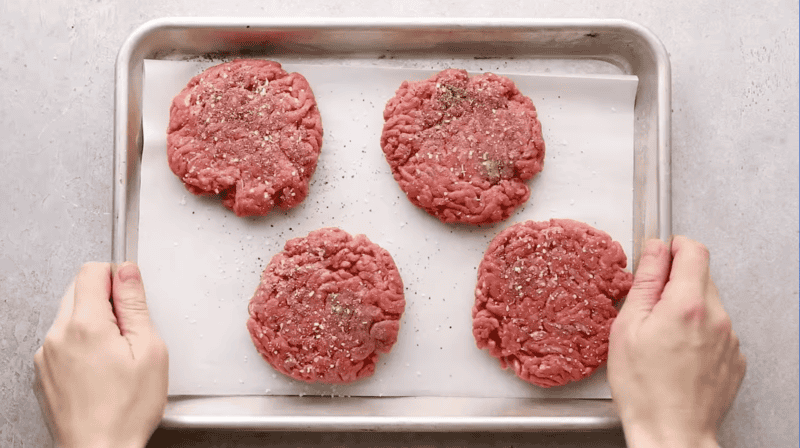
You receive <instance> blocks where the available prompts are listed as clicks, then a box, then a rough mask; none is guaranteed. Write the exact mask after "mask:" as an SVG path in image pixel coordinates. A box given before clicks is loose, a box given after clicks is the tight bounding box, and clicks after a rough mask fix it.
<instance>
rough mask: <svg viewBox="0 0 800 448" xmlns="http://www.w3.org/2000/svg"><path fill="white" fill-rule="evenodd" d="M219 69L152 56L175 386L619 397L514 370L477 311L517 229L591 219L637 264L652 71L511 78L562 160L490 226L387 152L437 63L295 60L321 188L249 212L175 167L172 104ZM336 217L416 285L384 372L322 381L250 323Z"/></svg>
mask: <svg viewBox="0 0 800 448" xmlns="http://www.w3.org/2000/svg"><path fill="white" fill-rule="evenodd" d="M211 65H214V63H211V62H182V61H181V62H178V61H155V60H148V61H146V63H145V90H144V152H143V157H142V169H141V192H140V218H139V253H138V262H139V263H140V265H141V269H142V274H143V278H144V280H145V285H146V290H147V294H148V303H149V306H150V313H151V315H152V318H153V321H154V322H155V325H156V327H157V328H158V331H159V332H160V333H161V335H162V337H163V338H164V340H165V341H166V343H167V346H168V347H169V351H170V369H169V382H170V384H169V393H170V395H214V394H232V395H248V394H276V395H312V394H313V395H318V394H322V395H332V394H333V395H368V396H425V395H429V396H430V395H435V396H471V397H572V398H608V397H610V392H609V389H608V386H607V382H606V375H605V369H602V370H600V371H598V372H596V373H595V374H594V375H593V376H592V377H590V378H588V379H585V380H583V381H580V382H578V383H574V384H571V385H567V386H564V387H560V388H551V389H541V388H537V387H535V386H532V385H530V384H528V383H525V382H523V381H521V380H519V379H517V378H516V377H515V376H514V375H513V373H511V371H503V370H501V369H500V368H499V363H498V361H497V360H496V359H495V358H492V357H491V356H490V355H488V353H487V352H485V351H482V350H478V349H477V348H476V346H475V341H474V338H473V336H472V325H471V308H472V305H473V302H474V292H473V291H474V288H475V282H476V271H477V266H478V263H479V262H480V260H481V258H482V256H483V252H484V251H485V249H486V247H487V246H488V244H489V241H490V240H491V239H492V237H494V235H496V234H497V233H498V232H499V231H500V230H502V229H504V228H506V227H507V226H509V225H511V224H513V223H515V222H519V221H522V220H526V219H534V220H546V219H549V218H572V219H576V220H579V221H584V222H587V223H589V224H591V225H593V226H595V227H598V228H600V229H603V230H605V231H606V232H608V233H609V234H611V236H612V237H613V238H614V239H615V240H617V241H619V242H620V243H622V246H623V248H624V250H625V252H626V254H628V256H629V257H630V254H631V253H632V252H631V247H632V214H633V202H632V201H633V105H634V98H635V93H636V86H637V78H636V77H633V76H611V75H603V76H593V77H578V76H543V75H536V76H534V75H521V74H514V73H502V72H500V74H504V75H507V76H509V77H510V78H511V79H513V80H514V82H515V83H516V84H517V86H518V87H519V89H520V90H521V91H522V92H523V93H524V94H526V95H528V96H530V97H531V99H532V100H533V102H534V104H535V105H536V107H537V110H538V111H539V118H540V120H541V122H542V128H543V133H544V138H545V142H546V147H547V149H546V160H545V164H544V170H543V171H542V173H540V174H539V175H537V176H536V177H535V178H534V179H533V180H532V181H531V182H530V183H529V185H530V187H531V190H532V193H531V198H530V200H529V201H528V202H527V203H526V204H525V205H524V206H523V207H521V208H520V209H518V211H517V213H516V214H515V215H513V216H512V217H511V218H509V219H508V220H507V221H505V222H502V223H499V224H497V225H494V226H486V227H480V228H474V227H468V226H464V225H446V224H443V223H441V222H439V221H438V220H437V219H435V218H433V217H431V216H429V215H428V214H426V213H425V212H424V211H422V210H420V209H418V208H416V207H415V206H413V205H412V204H411V203H410V202H409V201H408V200H407V199H406V198H405V196H404V194H403V193H402V191H401V190H400V188H399V187H398V186H397V183H396V182H395V181H394V179H393V178H392V175H391V172H390V169H389V166H388V164H387V163H386V161H385V159H384V157H383V153H382V151H381V149H380V146H379V140H380V133H381V129H382V126H383V115H382V113H383V108H384V106H385V104H386V101H388V100H389V98H391V97H392V96H393V95H394V92H395V90H396V89H397V87H399V86H400V84H401V82H402V81H403V80H405V79H425V78H428V77H429V76H430V75H431V74H433V73H434V71H426V70H410V69H387V68H374V67H344V66H312V65H299V64H284V67H285V69H286V70H287V71H290V72H291V71H297V72H300V73H302V74H303V75H304V76H305V77H306V78H307V79H308V81H309V83H310V84H311V87H312V89H313V91H314V94H315V95H316V98H317V102H318V104H319V109H320V113H321V115H322V125H323V129H324V137H323V144H322V154H321V156H320V159H319V164H318V167H317V171H316V173H315V174H314V177H313V179H312V184H311V191H310V194H309V197H308V198H307V199H306V200H305V201H304V202H303V203H302V204H301V205H300V206H298V207H296V208H295V209H293V210H290V211H288V212H282V211H274V212H272V213H271V214H269V215H268V216H266V217H261V218H238V217H236V216H235V215H234V214H233V213H232V212H229V211H228V210H227V209H225V208H224V207H223V206H222V205H221V203H220V201H219V200H218V199H215V198H201V197H196V196H194V195H192V194H190V193H188V192H187V191H186V190H185V189H184V187H183V184H182V183H181V181H180V180H179V179H178V178H177V177H176V176H175V175H174V174H173V173H172V172H171V171H170V169H169V167H168V165H167V160H166V129H167V123H168V119H169V105H170V102H171V100H172V98H173V97H174V96H175V95H176V94H178V92H180V90H181V89H182V88H183V87H184V86H185V85H186V83H187V82H188V81H189V79H190V78H191V77H192V76H194V75H195V74H197V73H199V72H201V71H202V70H203V69H205V68H208V67H209V66H211ZM327 226H337V227H340V228H342V229H344V230H346V231H348V232H350V233H352V234H357V233H364V234H366V235H367V236H368V237H369V238H370V239H371V240H372V241H373V242H375V243H377V244H379V245H381V246H382V247H384V248H385V249H387V250H388V251H389V252H390V253H391V254H392V256H393V257H394V259H395V262H396V263H397V266H398V268H399V269H400V274H401V276H402V278H403V282H404V284H405V286H406V290H405V293H406V301H407V305H406V311H405V313H404V315H403V318H402V321H401V327H400V334H399V337H398V341H397V344H396V345H395V347H394V348H393V350H392V352H391V353H390V354H388V355H384V356H382V358H381V361H380V363H379V365H378V366H377V369H376V373H375V375H374V376H372V377H371V378H368V379H366V380H362V381H359V382H356V383H354V384H351V385H347V386H335V387H334V386H321V385H315V386H309V385H306V384H304V383H300V382H297V381H294V380H291V379H289V378H288V377H285V376H284V375H282V374H279V373H276V372H275V371H274V370H273V369H272V368H271V367H270V366H269V365H268V364H267V363H266V362H265V361H263V360H262V359H261V357H260V356H259V354H258V353H257V352H256V350H255V348H254V347H253V344H252V342H251V341H250V337H249V335H248V332H247V329H246V328H245V322H246V320H247V317H248V314H247V304H248V301H249V299H250V297H251V296H252V293H253V291H254V290H255V288H256V286H257V284H258V281H259V276H260V273H261V271H262V270H263V268H264V267H265V266H266V263H267V262H268V261H269V259H270V258H271V257H272V256H273V255H274V254H276V253H277V252H278V251H280V250H281V249H282V247H283V244H284V243H285V241H286V240H287V239H290V238H294V237H299V236H305V235H306V234H307V233H308V232H310V231H312V230H315V229H318V228H321V227H327ZM631 264H632V263H631V262H630V260H629V265H631Z"/></svg>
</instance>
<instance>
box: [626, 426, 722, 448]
mask: <svg viewBox="0 0 800 448" xmlns="http://www.w3.org/2000/svg"><path fill="white" fill-rule="evenodd" d="M623 429H624V433H625V441H626V443H627V445H628V447H630V448H720V447H719V444H718V443H717V438H716V437H715V435H714V434H705V435H703V434H692V433H691V432H690V431H687V432H677V431H653V430H647V429H645V428H642V427H635V426H633V427H632V426H630V425H623Z"/></svg>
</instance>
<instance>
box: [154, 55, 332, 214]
mask: <svg viewBox="0 0 800 448" xmlns="http://www.w3.org/2000/svg"><path fill="white" fill-rule="evenodd" d="M321 145H322V121H321V120H320V115H319V111H318V110H317V103H316V101H315V99H314V94H313V93H312V92H311V87H310V86H309V85H308V81H306V79H305V78H304V77H303V76H302V75H300V74H298V73H287V72H286V71H284V70H283V69H282V68H281V65H280V64H278V63H277V62H272V61H265V60H259V59H239V60H235V61H232V62H227V63H224V64H220V65H217V66H214V67H211V68H209V69H208V70H206V71H204V72H203V73H200V74H199V75H197V76H195V77H194V78H192V79H191V80H190V81H189V84H188V85H187V86H186V88H184V89H183V90H182V91H181V93H179V94H178V96H176V97H175V99H173V100H172V106H171V107H170V117H169V128H168V130H167V158H168V161H169V167H170V168H171V169H172V172H173V173H175V175H177V176H178V177H179V178H180V179H181V180H182V181H183V183H184V184H185V185H186V188H187V189H188V190H189V191H191V192H192V193H194V194H198V195H212V194H220V195H221V196H222V203H223V205H225V207H227V208H229V209H231V210H233V212H234V213H236V214H237V215H238V216H251V215H265V214H267V213H268V212H269V211H270V210H272V208H273V207H279V208H282V209H288V208H291V207H294V206H296V205H297V204H299V203H300V202H302V201H303V199H305V197H306V196H307V195H308V183H309V180H310V179H311V175H312V174H314V169H315V168H316V166H317V158H318V157H319V151H320V146H321Z"/></svg>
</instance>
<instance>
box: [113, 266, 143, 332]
mask: <svg viewBox="0 0 800 448" xmlns="http://www.w3.org/2000/svg"><path fill="white" fill-rule="evenodd" d="M111 297H112V298H113V300H114V311H115V313H116V315H117V325H119V330H120V333H121V334H122V335H123V336H128V335H137V334H141V333H143V332H145V331H149V329H150V313H149V312H148V310H147V300H146V299H145V297H144V284H143V283H142V275H141V272H139V267H138V266H136V264H135V263H131V262H125V263H123V264H122V265H120V266H119V268H118V269H117V272H116V274H114V278H113V281H112V284H111Z"/></svg>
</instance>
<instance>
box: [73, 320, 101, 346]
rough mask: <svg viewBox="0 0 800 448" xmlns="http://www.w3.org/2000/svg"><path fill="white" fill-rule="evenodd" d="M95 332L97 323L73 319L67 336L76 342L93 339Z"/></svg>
mask: <svg viewBox="0 0 800 448" xmlns="http://www.w3.org/2000/svg"><path fill="white" fill-rule="evenodd" d="M95 333H96V328H95V325H92V323H90V322H87V321H85V320H83V319H72V320H71V321H70V322H69V324H68V325H67V330H66V336H67V337H68V338H70V340H72V341H76V342H86V341H88V340H90V339H92V338H93V336H94V334H95Z"/></svg>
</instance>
